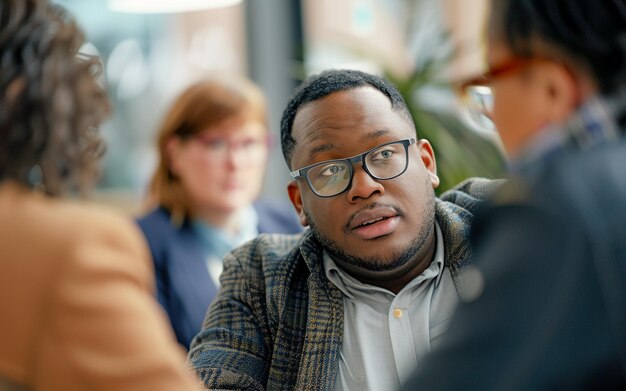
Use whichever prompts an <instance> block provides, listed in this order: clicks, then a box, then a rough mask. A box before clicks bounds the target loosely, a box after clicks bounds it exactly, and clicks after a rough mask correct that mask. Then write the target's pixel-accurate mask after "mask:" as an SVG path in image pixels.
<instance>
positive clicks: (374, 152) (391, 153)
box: [290, 137, 416, 198]
mask: <svg viewBox="0 0 626 391" xmlns="http://www.w3.org/2000/svg"><path fill="white" fill-rule="evenodd" d="M415 142H416V140H415V137H411V138H407V139H404V140H399V141H392V142H389V143H385V144H382V145H379V146H377V147H375V148H372V149H370V150H369V151H366V152H363V153H361V154H359V155H356V156H353V157H349V158H345V159H333V160H326V161H323V162H319V163H315V164H311V165H310V166H306V167H303V168H301V169H299V170H295V171H292V172H291V173H290V174H291V176H292V177H293V178H294V179H297V178H301V177H304V178H306V181H307V183H308V184H309V187H310V188H311V190H313V193H315V194H316V195H317V196H319V197H325V198H326V197H334V196H336V195H339V194H341V193H343V192H344V191H346V190H347V189H348V188H349V187H350V185H351V184H352V177H353V175H354V168H353V165H354V164H356V163H361V164H362V165H363V169H364V170H365V172H367V173H368V175H369V176H371V177H372V178H374V179H378V180H387V179H393V178H396V177H398V176H400V175H402V174H404V172H405V171H406V168H407V167H408V165H409V153H408V149H409V145H411V144H415Z"/></svg>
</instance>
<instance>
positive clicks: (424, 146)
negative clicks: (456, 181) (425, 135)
mask: <svg viewBox="0 0 626 391" xmlns="http://www.w3.org/2000/svg"><path fill="white" fill-rule="evenodd" d="M417 149H418V151H419V156H420V159H422V163H424V166H425V167H426V170H428V176H429V177H430V183H432V185H433V189H436V188H437V187H438V186H439V182H440V181H439V177H438V176H437V161H436V160H435V152H434V151H433V146H432V145H430V142H428V140H426V139H421V140H418V142H417Z"/></svg>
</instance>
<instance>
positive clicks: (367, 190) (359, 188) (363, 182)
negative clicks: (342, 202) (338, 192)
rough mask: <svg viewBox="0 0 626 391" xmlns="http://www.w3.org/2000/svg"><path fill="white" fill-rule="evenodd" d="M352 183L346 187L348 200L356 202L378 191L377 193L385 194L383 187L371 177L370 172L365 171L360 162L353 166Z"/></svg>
mask: <svg viewBox="0 0 626 391" xmlns="http://www.w3.org/2000/svg"><path fill="white" fill-rule="evenodd" d="M353 170H354V171H353V173H352V183H351V184H350V187H349V188H348V200H349V201H350V202H356V201H358V200H359V199H367V198H369V197H371V196H372V195H374V194H376V193H378V195H383V194H385V188H384V187H383V185H382V184H381V183H380V182H379V181H378V180H376V179H374V178H372V177H371V176H370V174H368V173H367V171H365V168H364V167H363V165H362V164H356V165H354V166H353Z"/></svg>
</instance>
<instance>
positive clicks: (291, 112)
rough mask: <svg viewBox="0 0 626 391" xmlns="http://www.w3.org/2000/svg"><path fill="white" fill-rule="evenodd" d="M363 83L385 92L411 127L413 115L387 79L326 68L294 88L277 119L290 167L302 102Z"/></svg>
mask: <svg viewBox="0 0 626 391" xmlns="http://www.w3.org/2000/svg"><path fill="white" fill-rule="evenodd" d="M366 86H369V87H374V88H376V89H377V90H378V91H380V92H382V93H383V94H385V95H386V96H387V98H389V101H390V102H391V108H392V109H393V110H394V111H395V112H397V113H399V114H401V115H402V116H404V117H405V118H406V119H407V120H408V122H409V124H410V125H411V126H413V127H415V124H414V122H413V117H412V116H411V112H410V111H409V108H408V106H407V105H406V102H405V101H404V98H403V97H402V95H401V94H400V92H399V91H398V89H397V88H396V87H395V86H394V85H393V84H391V83H390V82H389V81H387V80H385V79H383V78H382V77H378V76H375V75H371V74H369V73H365V72H361V71H355V70H348V69H329V70H326V71H323V72H321V73H319V74H317V75H313V76H311V77H309V78H308V79H306V80H305V81H304V82H303V83H302V84H301V85H300V86H299V87H298V88H297V89H296V91H295V92H294V94H293V96H292V97H291V99H289V102H288V103H287V107H286V108H285V110H284V111H283V117H282V120H281V122H280V141H281V147H282V149H283V156H284V157H285V161H286V162H287V165H288V166H289V167H290V168H291V158H292V155H293V149H294V147H295V146H296V140H295V139H294V138H293V136H292V135H291V128H292V126H293V121H294V119H295V118H296V114H297V112H298V109H299V108H300V107H301V106H302V105H304V104H306V103H309V102H313V101H316V100H318V99H321V98H323V97H325V96H327V95H330V94H332V93H334V92H337V91H345V90H350V89H353V88H358V87H366Z"/></svg>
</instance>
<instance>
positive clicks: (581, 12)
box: [492, 0, 626, 93]
mask: <svg viewBox="0 0 626 391" xmlns="http://www.w3.org/2000/svg"><path fill="white" fill-rule="evenodd" d="M492 5H493V7H492V12H494V13H495V15H496V18H492V20H495V21H496V23H497V25H495V26H492V29H494V28H495V30H496V34H497V37H498V38H499V39H502V40H503V41H504V42H505V43H506V44H507V45H508V46H509V48H510V49H511V51H512V52H513V54H515V55H517V56H521V57H530V56H533V55H537V54H538V53H536V48H535V47H534V46H533V45H534V44H536V43H537V42H542V43H546V44H549V45H552V46H554V47H555V48H557V49H559V50H562V51H564V52H565V54H566V55H567V56H570V57H571V58H572V59H574V60H577V61H581V62H582V63H583V64H584V65H585V66H587V67H588V68H589V71H590V72H591V73H592V75H593V76H594V78H595V79H596V82H597V83H598V86H599V88H600V91H601V92H603V93H609V92H611V91H612V90H614V89H617V88H619V86H621V85H623V84H624V80H626V4H625V3H624V0H601V1H598V0H575V1H571V0H493V1H492Z"/></svg>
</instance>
